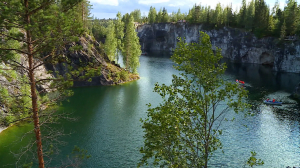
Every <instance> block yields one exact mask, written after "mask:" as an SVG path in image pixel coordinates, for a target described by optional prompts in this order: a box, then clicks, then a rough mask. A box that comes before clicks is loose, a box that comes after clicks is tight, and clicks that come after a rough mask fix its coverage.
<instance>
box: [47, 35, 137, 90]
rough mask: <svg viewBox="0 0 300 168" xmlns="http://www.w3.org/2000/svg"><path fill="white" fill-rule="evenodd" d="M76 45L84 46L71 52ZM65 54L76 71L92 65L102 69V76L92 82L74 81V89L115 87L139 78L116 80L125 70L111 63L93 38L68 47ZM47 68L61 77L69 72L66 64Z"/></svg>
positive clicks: (131, 76)
mask: <svg viewBox="0 0 300 168" xmlns="http://www.w3.org/2000/svg"><path fill="white" fill-rule="evenodd" d="M75 45H79V46H82V49H81V50H79V51H70V48H71V47H73V46H75ZM63 52H64V55H65V56H66V57H68V58H69V60H71V64H72V66H73V67H74V68H75V69H76V68H79V67H81V66H85V65H86V64H90V63H93V64H94V66H98V67H100V68H101V75H100V76H94V77H92V81H86V80H85V81H82V80H77V79H74V85H73V86H74V87H83V86H97V85H115V84H121V83H125V82H128V81H132V80H136V79H138V78H139V77H138V75H129V78H128V79H127V80H126V81H125V80H123V79H122V78H119V79H117V80H116V78H115V77H118V75H119V74H118V73H119V72H121V71H123V70H124V69H122V68H121V67H120V66H119V65H118V64H115V63H114V62H112V63H109V60H108V57H107V56H106V54H105V53H104V51H103V50H102V49H101V47H100V44H99V43H98V42H97V41H96V40H94V39H93V38H92V37H91V36H88V35H86V36H85V37H81V38H80V40H79V41H78V42H77V43H73V44H71V45H69V46H66V48H65V50H64V51H63ZM46 68H47V69H48V70H51V71H58V72H59V74H60V75H64V74H65V73H66V72H67V71H68V70H67V66H66V65H65V64H64V63H59V64H56V65H52V64H48V65H46Z"/></svg>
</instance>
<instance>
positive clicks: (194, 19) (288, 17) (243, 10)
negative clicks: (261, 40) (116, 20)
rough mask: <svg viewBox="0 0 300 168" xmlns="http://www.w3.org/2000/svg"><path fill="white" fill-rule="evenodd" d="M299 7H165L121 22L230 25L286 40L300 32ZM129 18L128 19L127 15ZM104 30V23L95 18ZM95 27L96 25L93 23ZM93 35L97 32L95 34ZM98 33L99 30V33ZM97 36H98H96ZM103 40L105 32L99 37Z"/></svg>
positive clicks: (257, 0)
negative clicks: (179, 22) (171, 9)
mask: <svg viewBox="0 0 300 168" xmlns="http://www.w3.org/2000/svg"><path fill="white" fill-rule="evenodd" d="M299 9H300V6H299V5H298V4H297V2H296V1H295V0H287V5H286V6H285V7H284V9H283V10H282V9H280V8H279V3H278V1H277V2H276V3H275V5H274V6H273V7H269V6H268V5H267V4H266V2H265V1H264V0H252V1H251V2H249V3H248V4H247V3H246V0H242V4H241V7H240V9H237V10H235V11H234V10H233V8H232V5H231V4H230V5H226V6H224V5H221V4H220V3H218V4H217V5H216V7H215V9H212V8H211V6H201V5H197V4H195V5H194V6H193V7H192V8H191V9H190V10H189V12H188V13H181V11H180V9H178V11H177V12H172V13H171V14H169V13H168V11H167V9H166V8H165V7H163V8H160V10H159V11H158V12H157V10H156V9H155V7H152V6H151V7H150V10H149V13H148V16H146V15H143V16H142V15H141V12H140V10H139V9H136V10H134V11H133V12H131V13H130V14H128V13H127V14H125V15H123V18H122V20H123V21H124V19H125V18H126V17H127V18H128V15H132V16H133V18H134V21H135V22H139V23H167V22H178V21H182V22H184V21H185V22H188V23H192V24H198V23H204V24H208V25H210V26H211V28H219V27H223V26H230V27H235V28H242V29H245V30H246V31H251V32H253V33H255V34H256V35H257V36H258V37H265V36H274V37H280V38H281V39H283V38H284V37H286V36H294V35H297V34H299V32H300V25H299V20H300V10H299ZM126 15H127V16H126ZM94 22H97V23H99V24H98V26H100V25H101V26H102V28H100V27H99V28H94V29H103V28H104V27H105V22H104V21H102V23H101V21H100V20H99V19H94ZM94 26H97V25H96V24H94ZM93 32H94V31H93ZM97 32H98V31H97ZM94 35H95V33H94ZM100 36H102V37H104V36H105V33H103V34H100Z"/></svg>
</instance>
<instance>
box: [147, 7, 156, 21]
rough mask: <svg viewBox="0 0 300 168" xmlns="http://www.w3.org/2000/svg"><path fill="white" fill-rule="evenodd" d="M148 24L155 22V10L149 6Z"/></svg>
mask: <svg viewBox="0 0 300 168" xmlns="http://www.w3.org/2000/svg"><path fill="white" fill-rule="evenodd" d="M148 20H149V23H151V24H152V23H155V21H156V9H155V7H152V6H150V10H149V14H148Z"/></svg>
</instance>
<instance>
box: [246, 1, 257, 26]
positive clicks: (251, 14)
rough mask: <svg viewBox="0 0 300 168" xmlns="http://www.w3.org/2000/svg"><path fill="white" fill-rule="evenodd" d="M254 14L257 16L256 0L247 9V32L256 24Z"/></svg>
mask: <svg viewBox="0 0 300 168" xmlns="http://www.w3.org/2000/svg"><path fill="white" fill-rule="evenodd" d="M254 14H255V2H254V0H252V1H251V2H250V3H249V5H248V7H247V13H246V22H245V29H246V30H252V27H253V24H254Z"/></svg>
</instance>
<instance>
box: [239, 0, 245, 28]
mask: <svg viewBox="0 0 300 168" xmlns="http://www.w3.org/2000/svg"><path fill="white" fill-rule="evenodd" d="M239 15H240V19H239V26H240V27H242V28H245V23H246V15H247V6H246V0H243V1H242V8H241V9H240V13H239Z"/></svg>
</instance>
